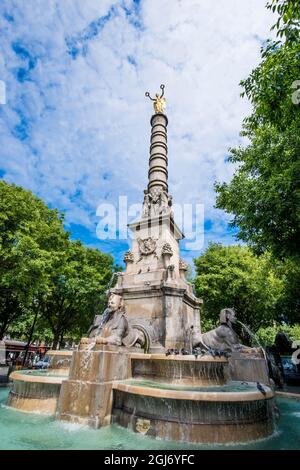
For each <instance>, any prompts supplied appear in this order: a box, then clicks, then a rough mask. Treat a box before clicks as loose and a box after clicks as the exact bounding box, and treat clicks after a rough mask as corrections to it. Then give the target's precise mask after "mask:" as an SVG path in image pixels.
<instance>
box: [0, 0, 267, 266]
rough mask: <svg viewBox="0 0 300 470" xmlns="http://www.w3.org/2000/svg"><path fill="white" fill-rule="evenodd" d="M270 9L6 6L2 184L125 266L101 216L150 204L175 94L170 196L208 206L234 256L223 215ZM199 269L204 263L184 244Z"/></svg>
mask: <svg viewBox="0 0 300 470" xmlns="http://www.w3.org/2000/svg"><path fill="white" fill-rule="evenodd" d="M265 3H266V0H246V1H245V0H244V1H241V0H218V1H217V2H211V1H207V0H119V1H112V0H85V1H82V0H60V1H58V0H26V2H25V1H23V0H1V3H0V31H1V36H0V38H1V39H0V47H1V49H0V80H2V81H4V82H5V84H6V104H4V105H0V140H1V148H0V176H1V177H2V178H4V179H5V180H7V181H9V182H13V183H16V184H18V185H22V186H24V187H25V188H28V189H30V190H32V191H33V192H34V193H35V194H37V195H39V196H40V197H42V198H43V199H44V200H45V201H46V202H47V204H48V205H49V206H50V207H56V208H58V209H60V210H61V211H63V212H64V213H65V215H66V226H67V228H68V229H69V230H70V231H71V232H72V237H73V238H80V239H82V240H83V241H84V243H86V244H87V245H90V246H95V247H98V248H100V249H103V250H104V251H108V252H112V253H113V254H114V255H115V257H116V259H117V261H120V259H122V255H123V252H124V250H126V249H127V247H128V243H127V241H125V240H106V241H103V240H99V239H98V238H97V235H96V226H97V223H98V222H99V217H97V215H96V211H97V207H98V206H99V204H104V203H106V204H110V203H111V204H114V205H116V207H117V203H118V197H119V195H127V196H128V204H129V205H130V204H134V203H138V202H141V199H142V192H143V189H144V188H145V187H146V184H147V166H148V154H149V136H150V124H149V119H150V117H151V113H152V107H151V103H150V102H149V101H147V99H146V98H145V91H148V90H149V91H150V92H151V93H155V92H156V91H158V90H159V85H160V84H161V83H165V85H166V97H167V101H168V108H167V109H168V110H167V114H168V118H169V128H168V137H169V188H170V192H171V193H172V195H173V199H174V201H175V202H177V203H178V202H181V203H193V204H196V203H199V204H204V217H205V233H204V235H205V238H204V241H205V245H204V246H207V243H208V242H209V241H219V242H222V243H225V244H231V243H234V234H233V233H232V232H231V231H230V230H229V228H228V225H227V224H228V217H226V216H225V214H224V213H223V212H222V211H218V210H216V209H214V202H215V195H214V190H213V183H214V181H216V180H218V181H228V180H230V178H231V176H232V172H233V168H232V166H231V165H229V164H228V163H226V158H227V156H228V147H230V146H234V145H237V144H238V143H239V142H240V137H239V132H240V129H241V122H242V119H243V117H245V116H246V115H247V114H248V113H249V112H250V106H249V104H248V103H247V101H246V100H245V99H241V98H240V96H239V94H240V91H241V90H240V87H239V81H240V80H241V79H242V78H245V77H247V76H248V74H249V73H250V71H251V70H252V68H254V67H255V66H256V65H257V64H258V62H259V57H260V53H259V52H260V48H261V46H262V44H263V43H264V41H265V40H266V39H267V38H268V37H270V32H269V30H270V26H271V25H272V24H273V23H274V18H273V17H272V15H271V14H270V13H269V12H268V11H267V10H266V9H265ZM182 248H183V250H184V257H185V258H186V259H188V260H191V259H192V257H193V256H198V255H199V253H200V252H201V249H200V251H199V250H190V249H187V247H186V246H185V244H184V243H183V244H182Z"/></svg>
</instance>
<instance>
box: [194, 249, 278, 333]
mask: <svg viewBox="0 0 300 470" xmlns="http://www.w3.org/2000/svg"><path fill="white" fill-rule="evenodd" d="M194 262H195V267H196V277H195V281H194V284H195V289H196V292H197V295H198V296H199V297H202V298H203V300H204V307H203V312H202V317H201V322H202V323H203V325H204V327H205V325H206V323H207V327H208V328H211V327H212V326H215V325H216V324H218V320H219V314H220V310H221V309H222V308H225V307H229V308H235V309H236V311H237V313H238V318H239V320H240V321H242V322H243V323H246V324H247V325H249V326H250V327H251V328H252V329H253V330H254V331H256V330H257V329H258V328H259V327H260V326H268V325H270V324H272V322H273V320H274V319H276V317H277V315H278V312H277V309H276V307H277V303H278V301H279V299H280V298H281V295H282V285H283V284H282V280H281V279H280V278H278V277H277V276H276V273H275V271H274V269H273V266H272V264H271V260H270V257H269V256H268V255H263V256H260V257H257V256H256V255H254V254H253V253H252V251H251V249H250V248H248V247H246V246H239V245H234V246H222V245H220V244H217V243H213V244H211V245H210V246H209V247H208V248H207V249H206V251H205V252H204V253H203V254H202V255H201V256H200V257H199V258H197V259H195V260H194Z"/></svg>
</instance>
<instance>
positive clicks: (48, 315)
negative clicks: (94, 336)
mask: <svg viewBox="0 0 300 470" xmlns="http://www.w3.org/2000/svg"><path fill="white" fill-rule="evenodd" d="M113 270H114V267H113V258H112V257H111V256H109V255H106V254H103V253H101V252H100V251H99V250H96V249H92V248H86V247H84V246H83V245H82V244H81V242H79V241H75V242H69V244H68V247H67V249H66V250H65V251H64V252H62V253H61V256H60V259H59V260H58V262H57V264H56V266H54V268H53V272H52V276H51V280H50V282H49V285H48V293H47V296H46V297H45V298H44V300H43V301H42V303H41V310H42V313H43V315H44V317H45V319H46V321H47V324H48V325H49V327H50V329H51V331H52V333H53V348H54V349H55V348H56V347H57V345H58V343H62V342H63V339H64V336H65V335H66V333H68V334H69V335H70V336H72V337H73V336H75V337H77V338H78V337H80V336H82V334H83V333H85V332H86V331H87V329H88V327H89V326H90V324H91V323H92V320H93V317H94V315H95V314H96V313H98V314H100V313H102V312H103V309H104V303H105V295H104V293H105V289H106V287H107V284H108V282H109V280H110V278H111V276H112V272H113Z"/></svg>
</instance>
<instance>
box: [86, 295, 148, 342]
mask: <svg viewBox="0 0 300 470" xmlns="http://www.w3.org/2000/svg"><path fill="white" fill-rule="evenodd" d="M88 335H89V336H88V338H82V340H81V342H80V343H81V346H84V345H94V344H95V343H96V344H111V345H115V346H125V347H128V348H129V347H132V346H140V347H145V343H146V341H147V338H146V336H147V332H146V331H144V329H143V328H142V326H141V325H135V327H131V326H130V325H129V323H128V320H127V318H126V315H125V306H124V301H123V298H122V296H120V295H117V294H114V293H110V294H109V298H108V305H107V308H106V309H105V311H104V312H103V314H102V315H96V316H95V319H94V322H93V324H92V325H91V327H90V328H89V330H88Z"/></svg>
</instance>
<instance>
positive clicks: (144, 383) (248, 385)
mask: <svg viewBox="0 0 300 470" xmlns="http://www.w3.org/2000/svg"><path fill="white" fill-rule="evenodd" d="M122 383H124V384H127V385H134V386H136V387H149V388H155V389H160V390H181V391H187V392H225V393H229V392H237V393H238V392H257V386H256V383H253V382H237V381H232V382H228V383H226V384H224V385H218V386H209V387H197V386H191V385H180V384H170V383H162V382H156V381H154V380H153V381H152V380H143V379H128V380H123V381H122Z"/></svg>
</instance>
